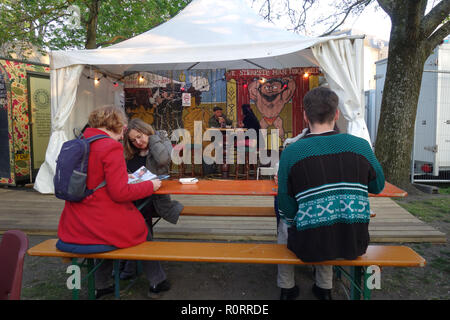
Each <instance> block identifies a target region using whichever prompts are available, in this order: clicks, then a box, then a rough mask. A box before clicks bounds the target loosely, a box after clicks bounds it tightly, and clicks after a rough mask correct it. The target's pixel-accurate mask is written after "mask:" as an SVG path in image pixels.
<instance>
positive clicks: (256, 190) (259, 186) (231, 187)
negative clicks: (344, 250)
mask: <svg viewBox="0 0 450 320" xmlns="http://www.w3.org/2000/svg"><path fill="white" fill-rule="evenodd" d="M277 191H278V186H277V185H276V183H275V181H274V180H199V181H198V182H197V183H196V184H182V183H180V182H179V181H178V180H164V181H163V182H162V185H161V188H160V189H159V190H158V191H156V192H155V194H189V195H248V196H276V195H277ZM407 195H408V193H407V192H405V191H404V190H402V189H400V188H397V187H396V186H394V185H393V184H391V183H389V182H386V186H385V188H384V189H383V191H382V192H381V193H380V194H371V193H369V196H371V197H389V198H392V197H406V196H407Z"/></svg>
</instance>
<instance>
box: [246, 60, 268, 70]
mask: <svg viewBox="0 0 450 320" xmlns="http://www.w3.org/2000/svg"><path fill="white" fill-rule="evenodd" d="M243 60H244V61H245V62H248V63H250V64H252V65H254V66H257V67H258V68H260V69H264V70H266V68H264V67H262V66H260V65H259V64H256V63H254V62H252V61H250V60H248V59H243Z"/></svg>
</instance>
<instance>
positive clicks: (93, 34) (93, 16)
mask: <svg viewBox="0 0 450 320" xmlns="http://www.w3.org/2000/svg"><path fill="white" fill-rule="evenodd" d="M88 7H89V17H88V20H87V28H86V45H85V48H86V49H96V48H97V21H98V11H99V7H100V1H99V0H92V1H91V2H90V3H89V4H88Z"/></svg>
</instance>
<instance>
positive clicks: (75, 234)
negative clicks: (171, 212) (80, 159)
mask: <svg viewBox="0 0 450 320" xmlns="http://www.w3.org/2000/svg"><path fill="white" fill-rule="evenodd" d="M97 134H105V132H103V131H101V130H99V129H93V128H88V129H87V130H86V131H85V136H86V137H91V136H93V135H97ZM103 180H106V186H105V187H103V188H100V189H98V190H97V191H95V192H94V193H93V194H92V195H90V196H88V197H86V198H85V199H83V201H81V202H70V201H66V204H65V206H64V210H63V212H62V214H61V218H60V220H59V226H58V237H59V238H60V239H61V240H62V241H64V242H68V243H75V244H106V245H113V246H116V247H118V248H126V247H130V246H134V245H137V244H139V243H141V242H144V241H146V238H147V233H148V229H147V226H146V223H145V220H144V218H143V217H142V215H141V213H140V212H139V211H138V210H137V209H136V207H135V206H134V204H133V203H132V201H134V200H137V199H142V198H145V197H147V196H149V195H151V194H152V193H153V183H152V182H151V181H145V182H141V183H137V184H128V174H127V168H126V164H125V159H124V155H123V147H122V144H121V143H120V142H117V141H115V140H113V139H107V138H105V139H100V140H97V141H94V142H92V143H91V148H90V153H89V166H88V177H87V182H86V184H87V187H88V188H89V189H94V188H95V187H96V186H97V185H99V184H100V183H101V182H102V181H103Z"/></svg>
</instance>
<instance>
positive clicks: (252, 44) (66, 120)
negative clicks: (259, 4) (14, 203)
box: [34, 0, 370, 193]
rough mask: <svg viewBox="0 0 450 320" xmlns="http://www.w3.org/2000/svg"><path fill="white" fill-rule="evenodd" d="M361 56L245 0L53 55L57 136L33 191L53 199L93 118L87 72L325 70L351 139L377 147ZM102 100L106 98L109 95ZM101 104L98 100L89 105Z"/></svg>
mask: <svg viewBox="0 0 450 320" xmlns="http://www.w3.org/2000/svg"><path fill="white" fill-rule="evenodd" d="M362 55H363V51H362V41H358V40H350V39H349V37H348V36H346V35H340V36H332V37H322V38H313V37H306V36H301V35H298V34H294V33H292V32H288V31H285V30H282V29H280V28H278V27H276V26H274V25H272V24H270V23H268V22H267V21H265V20H264V19H263V18H262V17H260V16H258V15H257V14H256V13H255V12H253V11H252V10H251V9H250V8H248V7H247V6H246V5H245V3H244V2H243V1H242V0H227V1H218V0H193V1H192V2H191V3H190V4H189V5H188V6H187V7H186V8H185V9H184V10H183V11H181V12H180V13H179V14H178V15H177V16H175V17H174V18H172V19H171V20H169V21H167V22H166V23H164V24H162V25H160V26H158V27H156V28H154V29H151V30H149V31H147V32H145V33H143V34H141V35H138V36H136V37H134V38H131V39H129V40H125V41H123V42H121V43H119V44H117V45H113V46H111V47H108V48H102V49H95V50H74V51H55V52H51V54H50V58H51V60H50V66H51V68H52V72H51V78H52V112H53V113H52V121H53V124H52V125H53V130H54V131H53V132H52V136H51V138H50V143H49V148H48V149H47V154H46V162H45V163H44V164H43V165H42V166H41V168H40V170H39V173H38V176H37V178H36V183H35V186H34V188H35V189H36V190H37V191H39V192H41V193H52V192H53V175H54V172H55V167H56V163H55V160H56V158H57V155H58V153H59V150H60V148H61V146H62V144H63V142H65V141H66V140H68V138H69V134H70V131H69V129H70V128H72V127H73V126H74V125H75V124H79V123H80V122H81V121H82V119H81V118H80V116H81V117H84V119H87V115H88V111H89V110H90V109H85V108H86V104H85V103H84V102H83V101H84V100H83V99H88V98H87V97H88V96H89V95H96V94H97V95H98V93H97V90H98V88H89V86H88V87H86V88H85V90H80V88H81V87H82V86H84V85H85V82H86V81H87V80H86V79H84V78H83V79H80V74H81V72H82V70H83V68H84V67H85V66H95V67H96V68H99V69H101V70H102V71H104V72H109V73H114V74H116V75H118V76H119V77H120V76H123V75H124V73H125V72H126V71H128V72H130V71H152V70H187V69H189V70H190V69H194V70H195V69H252V68H255V66H259V68H261V69H272V68H277V69H284V68H291V67H316V66H320V67H321V68H322V71H323V72H324V74H325V75H326V78H327V80H328V82H329V84H330V87H331V88H332V89H334V90H336V91H337V93H338V95H339V96H340V98H341V100H342V101H343V103H342V105H340V109H341V112H342V114H343V115H344V117H345V118H346V119H347V120H348V121H349V122H348V128H347V132H349V133H351V134H354V135H357V136H360V137H363V138H365V139H367V140H368V141H370V138H369V135H368V132H367V128H366V125H365V123H364V106H363V101H364V100H363V91H362V63H363V61H362ZM79 81H80V84H81V86H80V87H78V91H77V90H76V89H77V86H78V82H79ZM85 91H86V92H85ZM89 92H90V93H89ZM83 97H84V98H83ZM102 97H103V98H105V99H106V97H107V94H106V93H105V94H103V93H102ZM88 100H89V99H88ZM94 100H95V99H94ZM103 104H104V103H103ZM100 105H101V104H99V102H98V101H95V103H93V104H90V106H91V107H97V106H100ZM83 107H84V109H83ZM80 110H81V112H80Z"/></svg>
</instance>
